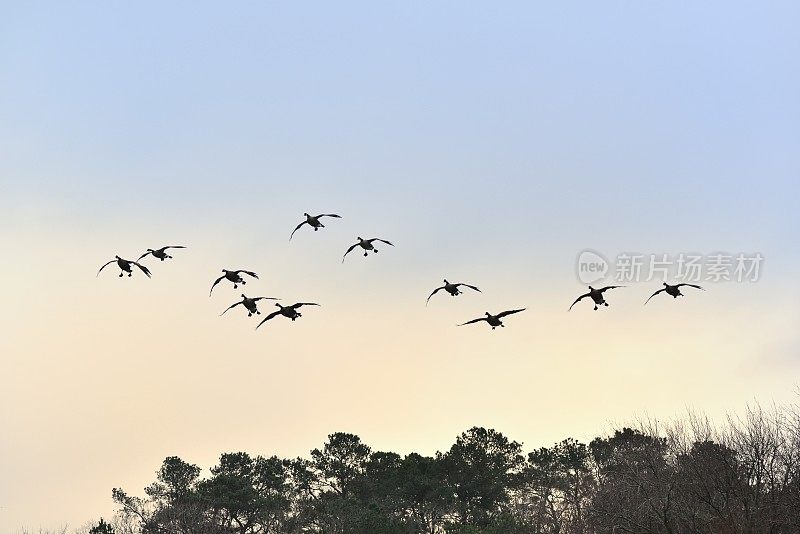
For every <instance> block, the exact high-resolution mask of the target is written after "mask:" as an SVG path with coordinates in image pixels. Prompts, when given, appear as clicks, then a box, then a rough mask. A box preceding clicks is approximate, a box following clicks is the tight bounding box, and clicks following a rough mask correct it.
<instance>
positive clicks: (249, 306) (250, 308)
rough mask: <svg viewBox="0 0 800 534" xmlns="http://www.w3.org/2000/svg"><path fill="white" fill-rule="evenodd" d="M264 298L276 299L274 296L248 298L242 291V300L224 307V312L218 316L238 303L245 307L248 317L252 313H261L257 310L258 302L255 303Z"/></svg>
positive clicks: (223, 313)
mask: <svg viewBox="0 0 800 534" xmlns="http://www.w3.org/2000/svg"><path fill="white" fill-rule="evenodd" d="M265 299H266V300H278V299H276V298H275V297H252V298H250V297H247V296H246V295H245V294H244V293H242V300H240V301H239V302H234V303H233V304H231V305H230V306H228V307H227V308H226V309H225V311H224V312H222V313H220V316H222V315H225V313H226V312H227V311H228V310H230V309H233V308H235V307H236V306H239V305H242V306H244V307H245V309H246V310H247V316H248V317H252V316H253V314H256V315H261V312H260V311H258V304H257V303H258V301H259V300H265Z"/></svg>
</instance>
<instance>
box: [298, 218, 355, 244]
mask: <svg viewBox="0 0 800 534" xmlns="http://www.w3.org/2000/svg"><path fill="white" fill-rule="evenodd" d="M303 215H305V216H306V220H305V221H303V222H301V223H300V224H298V225H297V228H295V229H294V230H292V235H290V236H289V241H291V240H292V237H294V233H295V232H296V231H298V230H299V229H300V227H301V226H303V225H304V224H307V225H309V226H310V227H312V228H313V229H314V231H315V232H316V231H317V230H319V229H320V228H325V225H324V224H322V223H321V222H320V219H321V218H322V217H336V218H337V219H341V218H342V216H341V215H336V214H335V213H322V214H320V215H316V216H315V215H309V214H308V213H304V214H303Z"/></svg>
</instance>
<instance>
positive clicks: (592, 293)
mask: <svg viewBox="0 0 800 534" xmlns="http://www.w3.org/2000/svg"><path fill="white" fill-rule="evenodd" d="M618 287H625V286H606V287H601V288H598V289H595V288H593V287H592V286H589V292H588V293H584V294H583V295H581V296H580V297H578V298H576V299H575V302H573V303H572V305H571V306H570V307H569V309H570V310H571V309H572V306H575V305H576V304H577V303H578V302H580V301H581V300H582V299H585V298H586V297H591V299H592V300H593V301H594V309H595V310H596V309H597V307H598V306H608V302H606V299H605V298H603V293H604V292H606V291H608V290H609V289H616V288H618ZM567 311H569V310H567Z"/></svg>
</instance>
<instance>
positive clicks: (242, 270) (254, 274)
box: [236, 269, 258, 279]
mask: <svg viewBox="0 0 800 534" xmlns="http://www.w3.org/2000/svg"><path fill="white" fill-rule="evenodd" d="M236 272H237V273H244V274H249V275H250V276H252V277H253V278H255V279H258V275H257V274H256V273H254V272H253V271H245V270H244V269H239V270H238V271H236Z"/></svg>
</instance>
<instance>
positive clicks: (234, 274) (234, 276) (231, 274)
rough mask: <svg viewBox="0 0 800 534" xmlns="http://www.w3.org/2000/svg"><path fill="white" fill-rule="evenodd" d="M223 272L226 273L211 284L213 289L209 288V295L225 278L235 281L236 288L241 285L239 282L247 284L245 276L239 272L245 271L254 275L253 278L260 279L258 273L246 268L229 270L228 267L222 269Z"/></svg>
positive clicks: (234, 287) (234, 286)
mask: <svg viewBox="0 0 800 534" xmlns="http://www.w3.org/2000/svg"><path fill="white" fill-rule="evenodd" d="M222 272H223V273H224V274H223V275H222V276H220V277H219V278H217V279H216V280H214V283H213V284H211V290H209V292H208V296H209V297H210V296H211V291H214V286H216V285H217V284H219V283H220V282H221V281H222V280H223V279H228V280H230V281H231V282H233V289H236V288H237V287H239V286H238V285H237V284H242V285H245V284H246V283H247V282H246V281H245V280H244V278H242V277H241V275H240V274H239V273H244V274H247V275H250V276H252V277H253V278H256V279H258V275H257V274H256V273H254V272H252V271H245V270H244V269H239V270H238V271H229V270H227V269H222Z"/></svg>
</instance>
